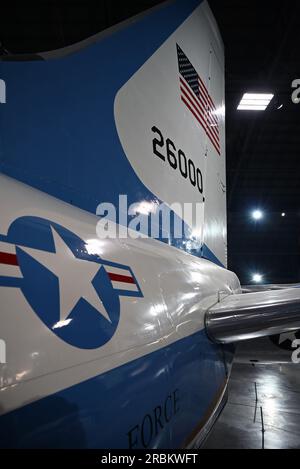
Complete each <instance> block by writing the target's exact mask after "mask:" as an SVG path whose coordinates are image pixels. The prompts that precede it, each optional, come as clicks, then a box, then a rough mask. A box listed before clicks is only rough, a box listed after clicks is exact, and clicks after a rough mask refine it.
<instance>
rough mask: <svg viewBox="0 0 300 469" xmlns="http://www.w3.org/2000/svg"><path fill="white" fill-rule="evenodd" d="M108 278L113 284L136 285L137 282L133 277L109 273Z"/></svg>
mask: <svg viewBox="0 0 300 469" xmlns="http://www.w3.org/2000/svg"><path fill="white" fill-rule="evenodd" d="M108 276H109V278H110V280H111V281H112V282H121V283H131V284H133V285H135V281H134V279H133V278H132V277H126V275H118V274H112V273H109V274H108Z"/></svg>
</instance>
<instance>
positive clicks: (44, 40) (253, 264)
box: [0, 0, 300, 284]
mask: <svg viewBox="0 0 300 469" xmlns="http://www.w3.org/2000/svg"><path fill="white" fill-rule="evenodd" d="M5 3H6V7H5ZM158 3H161V2H160V1H153V0H148V1H147V0H143V1H138V0H135V1H130V0H129V1H126V2H112V1H111V0H110V1H109V0H107V1H104V0H98V2H95V3H94V2H88V1H83V0H82V1H72V2H71V1H69V2H49V1H48V2H47V1H40V2H39V3H34V4H30V2H22V3H21V2H14V1H9V2H8V1H6V2H5V1H4V2H2V8H1V17H0V39H1V41H2V43H3V47H4V49H6V50H8V51H10V52H12V53H33V52H40V51H43V50H51V49H55V48H59V47H63V46H65V45H68V44H72V43H75V42H78V41H80V40H81V39H84V38H86V37H88V36H90V35H92V34H95V33H97V32H99V31H100V30H102V29H105V28H106V27H108V26H110V25H112V24H115V23H118V22H119V21H122V20H124V19H126V18H128V17H130V16H132V15H134V14H136V13H138V12H140V11H143V10H145V9H147V8H149V7H151V6H153V5H155V4H158ZM209 3H210V6H211V8H212V10H213V12H214V14H215V16H216V19H217V22H218V24H219V26H220V29H221V33H222V36H223V40H224V43H225V48H226V109H227V174H228V211H229V217H228V228H229V267H230V268H231V269H232V270H234V271H235V272H236V273H237V274H238V275H239V277H240V279H241V281H242V283H244V284H245V283H249V282H250V281H251V274H252V273H253V272H259V273H262V274H263V275H264V280H265V281H266V282H270V283H273V282H274V283H279V282H280V283H290V282H297V281H300V164H299V162H298V160H299V158H300V104H299V105H298V106H297V105H295V104H293V103H292V101H291V94H292V89H291V83H292V81H293V80H294V79H296V78H300V57H299V55H300V52H299V45H298V44H299V37H300V2H298V1H297V0H294V1H289V0H288V1H287V0H286V1H284V2H282V1H280V2H276V1H269V0H260V1H258V0H252V1H251V2H245V1H241V0H226V1H225V0H224V1H221V0H210V1H209ZM246 91H267V92H273V93H274V94H275V98H274V100H273V102H272V103H271V105H270V106H269V108H268V110H267V111H266V112H261V113H260V112H250V113H249V112H241V111H237V110H236V108H237V105H238V102H239V99H240V98H241V96H242V94H243V93H244V92H246ZM281 105H283V107H281V108H280V109H278V108H279V106H281ZM254 208H261V209H263V210H265V219H264V221H262V222H260V223H254V222H253V221H252V220H251V218H250V216H249V212H251V210H252V209H254ZM282 212H285V213H286V217H284V218H283V217H282V216H281V213H282Z"/></svg>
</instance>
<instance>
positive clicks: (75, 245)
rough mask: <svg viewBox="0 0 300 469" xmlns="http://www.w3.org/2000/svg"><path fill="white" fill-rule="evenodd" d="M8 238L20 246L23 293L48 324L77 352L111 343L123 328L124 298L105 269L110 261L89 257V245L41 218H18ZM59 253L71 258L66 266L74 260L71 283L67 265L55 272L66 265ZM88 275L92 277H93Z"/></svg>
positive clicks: (65, 259)
mask: <svg viewBox="0 0 300 469" xmlns="http://www.w3.org/2000/svg"><path fill="white" fill-rule="evenodd" d="M7 238H8V240H9V242H11V243H14V244H15V245H17V246H18V247H17V249H16V253H17V258H18V263H19V266H20V269H21V272H22V276H23V279H22V281H21V290H22V292H23V294H24V296H25V298H26V300H27V301H28V303H29V304H30V306H31V307H32V309H33V310H34V312H35V313H36V314H37V315H38V316H39V318H40V319H41V320H42V321H43V323H44V324H45V325H46V326H47V327H48V328H49V329H50V330H51V331H52V332H53V333H54V334H56V335H57V336H58V337H59V338H60V339H62V340H63V341H65V342H67V343H68V344H70V345H72V346H74V347H78V348H81V349H96V348H99V347H101V346H103V345H104V344H106V343H107V342H108V341H109V340H110V339H111V338H112V337H113V335H114V334H115V332H116V330H117V327H118V324H119V319H120V299H119V295H118V293H117V291H116V290H114V288H113V286H112V283H111V280H110V278H109V275H108V274H107V272H106V270H105V261H104V262H103V261H102V259H101V258H100V257H99V256H96V255H90V254H89V253H88V252H87V250H86V244H85V242H84V241H83V240H82V239H80V238H79V237H78V236H76V235H75V234H74V233H72V232H70V231H68V230H66V229H65V228H63V227H62V226H60V225H58V224H56V223H52V222H50V221H48V220H44V219H41V218H36V217H23V218H19V219H18V220H16V221H15V222H14V223H13V224H12V225H11V227H10V229H9V232H8V236H7ZM60 249H62V250H64V252H67V253H68V254H69V255H68V256H65V258H63V261H64V263H67V262H68V259H71V258H72V261H73V263H72V266H71V269H70V278H69V279H68V278H67V276H68V267H67V266H65V265H64V266H63V268H61V269H60V271H59V269H56V262H57V265H61V264H62V258H59V256H60ZM78 261H79V262H78ZM80 261H83V262H80ZM59 263H60V264H59ZM83 265H84V270H83V271H82V277H80V276H81V271H80V269H82V266H83ZM74 268H75V269H78V271H77V270H76V272H75V273H76V278H77V279H78V278H79V279H80V281H79V282H78V284H76V285H72V288H70V282H71V280H72V269H74ZM86 272H88V273H91V274H90V275H91V277H90V278H89V277H88V276H86ZM73 273H74V271H73ZM70 279H71V280H70ZM68 281H69V284H68ZM82 285H85V286H84V290H83V293H84V294H83V295H82V296H81V288H82ZM70 297H71V301H70ZM68 308H70V310H69V309H68Z"/></svg>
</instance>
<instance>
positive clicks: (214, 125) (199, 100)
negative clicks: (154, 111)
mask: <svg viewBox="0 0 300 469" xmlns="http://www.w3.org/2000/svg"><path fill="white" fill-rule="evenodd" d="M177 55H178V66H179V74H180V77H179V78H180V91H181V100H182V102H183V103H184V104H185V105H186V107H187V108H188V109H189V111H190V112H191V113H192V114H193V116H194V117H195V119H196V120H197V122H198V123H199V124H200V125H201V127H202V128H203V129H204V131H205V133H206V135H207V136H208V138H209V140H210V142H211V143H212V145H213V146H214V148H215V150H216V151H217V153H218V154H219V155H220V154H221V147H220V130H219V120H218V116H217V114H216V107H215V105H214V102H213V100H212V98H211V96H210V94H209V92H208V90H207V88H206V86H205V84H204V82H203V80H202V79H201V77H200V76H199V75H198V73H197V72H196V70H195V68H194V67H193V65H192V64H191V62H190V61H189V59H188V58H187V56H186V55H185V53H184V52H183V50H182V49H181V48H180V47H179V45H178V44H177Z"/></svg>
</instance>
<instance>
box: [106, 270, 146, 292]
mask: <svg viewBox="0 0 300 469" xmlns="http://www.w3.org/2000/svg"><path fill="white" fill-rule="evenodd" d="M105 270H106V272H107V274H108V276H109V278H110V280H111V282H112V285H113V288H114V289H115V290H125V291H129V292H139V288H138V286H137V284H136V281H135V279H134V278H133V276H132V274H131V273H130V270H128V269H123V268H120V267H111V266H105Z"/></svg>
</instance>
